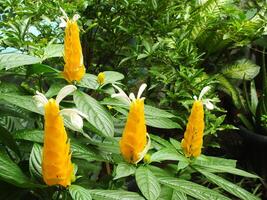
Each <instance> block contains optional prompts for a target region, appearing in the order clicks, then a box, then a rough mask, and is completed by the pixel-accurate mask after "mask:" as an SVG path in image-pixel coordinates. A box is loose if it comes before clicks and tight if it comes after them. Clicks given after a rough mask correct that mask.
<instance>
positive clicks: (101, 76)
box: [97, 72, 106, 85]
mask: <svg viewBox="0 0 267 200" xmlns="http://www.w3.org/2000/svg"><path fill="white" fill-rule="evenodd" d="M105 77H106V76H105V74H104V72H100V73H99V74H98V75H97V82H98V84H99V85H103V84H104V82H105Z"/></svg>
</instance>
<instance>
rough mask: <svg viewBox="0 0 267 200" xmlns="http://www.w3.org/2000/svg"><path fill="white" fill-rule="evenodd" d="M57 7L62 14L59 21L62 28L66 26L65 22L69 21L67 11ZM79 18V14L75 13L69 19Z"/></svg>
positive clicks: (74, 20)
mask: <svg viewBox="0 0 267 200" xmlns="http://www.w3.org/2000/svg"><path fill="white" fill-rule="evenodd" d="M59 9H60V11H61V12H62V14H63V16H61V17H60V21H61V23H60V24H59V27H60V28H64V27H66V26H67V22H68V21H69V17H68V15H67V13H66V12H65V10H63V9H62V8H59ZM79 18H80V15H78V14H75V15H73V17H72V19H71V21H73V22H76V21H77V20H78V19H79Z"/></svg>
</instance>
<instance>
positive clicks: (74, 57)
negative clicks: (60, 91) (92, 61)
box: [60, 9, 85, 83]
mask: <svg viewBox="0 0 267 200" xmlns="http://www.w3.org/2000/svg"><path fill="white" fill-rule="evenodd" d="M61 11H62V12H63V15H64V17H62V18H61V21H62V22H61V24H60V26H61V27H66V28H65V37H64V61H65V66H64V71H63V76H64V78H65V79H66V80H67V81H68V82H70V83H71V82H73V81H80V80H81V79H82V78H83V76H84V74H85V67H84V64H83V54H82V47H81V42H80V36H79V27H78V24H77V20H78V19H79V15H74V16H73V18H72V19H69V18H68V16H67V14H66V13H65V11H64V10H62V9H61Z"/></svg>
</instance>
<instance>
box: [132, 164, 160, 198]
mask: <svg viewBox="0 0 267 200" xmlns="http://www.w3.org/2000/svg"><path fill="white" fill-rule="evenodd" d="M135 179H136V182H137V185H138V187H139V189H140V190H141V192H142V194H143V195H144V196H145V197H146V199H148V200H155V199H157V198H158V197H159V195H160V190H161V188H160V184H159V183H158V181H157V178H156V177H155V176H154V174H153V173H152V172H151V171H150V170H149V169H148V168H147V167H145V166H140V167H139V168H138V169H137V170H136V173H135Z"/></svg>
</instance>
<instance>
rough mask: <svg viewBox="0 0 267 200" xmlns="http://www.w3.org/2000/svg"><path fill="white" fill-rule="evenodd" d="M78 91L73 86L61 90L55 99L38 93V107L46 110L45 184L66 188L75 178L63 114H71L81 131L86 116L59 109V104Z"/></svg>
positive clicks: (77, 112)
mask: <svg viewBox="0 0 267 200" xmlns="http://www.w3.org/2000/svg"><path fill="white" fill-rule="evenodd" d="M75 90H76V87H75V86H73V85H68V86H66V87H64V88H62V89H61V91H60V92H59V93H58V95H57V97H56V100H54V99H49V100H47V99H46V97H45V96H44V95H43V94H41V93H39V92H36V93H37V95H35V96H34V99H35V101H36V102H37V105H38V106H39V107H44V118H45V123H44V147H43V158H42V174H43V179H44V182H45V183H46V184H47V185H49V186H51V185H61V186H63V187H67V186H68V185H70V184H71V180H72V179H73V176H74V174H73V164H72V163H71V153H70V141H69V139H68V136H67V133H66V130H65V127H64V122H63V117H62V115H68V116H69V117H70V119H71V123H72V124H73V125H74V126H75V127H77V128H81V127H82V126H83V124H82V118H81V117H80V115H81V116H84V115H83V114H82V113H81V112H79V111H78V110H76V109H63V110H61V111H60V110H59V103H60V101H61V100H62V99H63V98H64V97H65V96H67V95H68V94H70V93H72V92H73V91H75Z"/></svg>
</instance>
